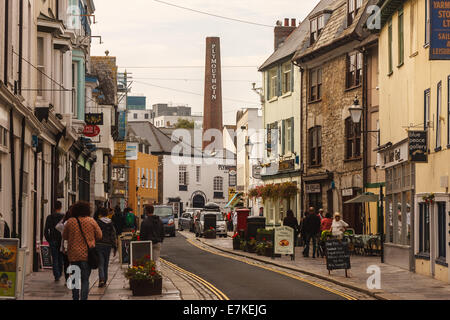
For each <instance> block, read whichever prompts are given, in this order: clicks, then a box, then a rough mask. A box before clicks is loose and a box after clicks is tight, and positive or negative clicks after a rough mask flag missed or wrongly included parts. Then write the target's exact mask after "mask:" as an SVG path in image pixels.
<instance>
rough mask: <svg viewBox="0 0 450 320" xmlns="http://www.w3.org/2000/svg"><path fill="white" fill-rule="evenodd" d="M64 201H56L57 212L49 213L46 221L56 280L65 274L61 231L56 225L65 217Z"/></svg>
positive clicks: (46, 233)
mask: <svg viewBox="0 0 450 320" xmlns="http://www.w3.org/2000/svg"><path fill="white" fill-rule="evenodd" d="M61 209H62V203H61V202H60V201H57V202H56V203H55V212H53V213H52V214H51V215H49V216H48V217H47V219H46V221H45V228H44V237H45V239H46V240H47V242H48V244H49V246H50V251H51V254H52V261H53V276H54V277H55V281H59V280H60V279H61V276H62V275H63V268H64V261H63V255H62V253H61V242H62V235H61V232H59V231H58V230H56V225H57V224H58V223H59V222H60V221H61V220H62V219H64V214H63V213H61Z"/></svg>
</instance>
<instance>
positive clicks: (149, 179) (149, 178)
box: [146, 169, 152, 189]
mask: <svg viewBox="0 0 450 320" xmlns="http://www.w3.org/2000/svg"><path fill="white" fill-rule="evenodd" d="M146 178H147V187H146V188H147V189H148V187H149V184H150V185H151V183H152V181H151V179H152V177H151V176H150V175H149V170H148V169H147V175H146Z"/></svg>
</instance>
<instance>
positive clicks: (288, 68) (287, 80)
mask: <svg viewBox="0 0 450 320" xmlns="http://www.w3.org/2000/svg"><path fill="white" fill-rule="evenodd" d="M282 71H283V79H282V94H286V93H288V92H291V91H292V89H293V86H292V63H291V62H286V63H285V64H283V65H282Z"/></svg>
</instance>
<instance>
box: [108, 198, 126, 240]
mask: <svg viewBox="0 0 450 320" xmlns="http://www.w3.org/2000/svg"><path fill="white" fill-rule="evenodd" d="M111 220H112V222H113V223H114V228H115V229H116V232H117V235H119V236H120V235H121V234H122V230H123V225H124V222H125V218H124V216H123V213H122V210H120V207H119V205H117V206H116V207H115V208H114V215H113V217H112V218H111Z"/></svg>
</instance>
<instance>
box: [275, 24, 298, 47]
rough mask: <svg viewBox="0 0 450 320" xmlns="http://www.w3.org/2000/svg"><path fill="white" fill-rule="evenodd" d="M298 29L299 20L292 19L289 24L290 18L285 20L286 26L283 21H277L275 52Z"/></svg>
mask: <svg viewBox="0 0 450 320" xmlns="http://www.w3.org/2000/svg"><path fill="white" fill-rule="evenodd" d="M296 28H297V20H296V19H291V24H289V18H285V19H284V26H283V23H282V22H281V21H277V23H276V26H275V41H274V42H275V50H277V49H278V48H279V47H280V46H281V45H282V44H283V43H284V41H285V40H286V38H287V37H289V35H290V34H291V33H292V32H293V31H294V30H295V29H296Z"/></svg>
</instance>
